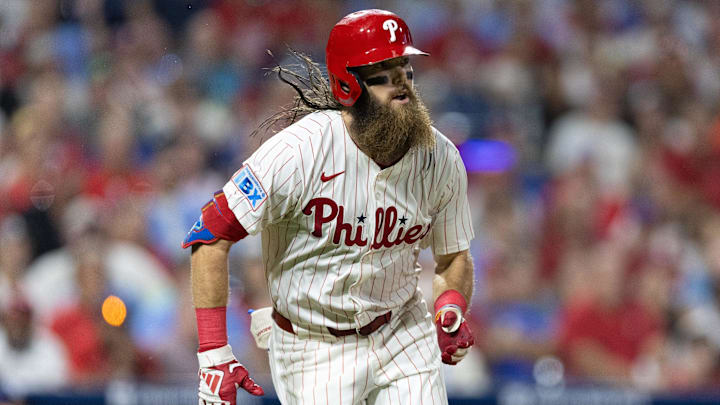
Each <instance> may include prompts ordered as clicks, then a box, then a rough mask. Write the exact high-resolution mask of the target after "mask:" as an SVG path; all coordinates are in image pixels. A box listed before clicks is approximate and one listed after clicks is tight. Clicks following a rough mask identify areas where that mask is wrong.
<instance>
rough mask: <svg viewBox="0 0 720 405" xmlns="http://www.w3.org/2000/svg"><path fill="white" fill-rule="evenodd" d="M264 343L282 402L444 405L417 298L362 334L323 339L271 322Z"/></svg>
mask: <svg viewBox="0 0 720 405" xmlns="http://www.w3.org/2000/svg"><path fill="white" fill-rule="evenodd" d="M269 346H270V364H271V371H272V375H273V383H274V385H275V390H276V391H277V392H278V396H279V398H280V401H281V402H282V403H283V404H284V405H300V404H302V405H307V404H312V405H330V404H332V405H335V404H348V405H350V404H352V405H355V404H364V405H371V404H372V405H391V404H392V405H397V404H422V405H446V404H447V393H446V391H445V384H444V380H443V376H442V369H441V365H440V352H439V350H438V348H437V344H436V342H435V328H434V326H433V324H432V320H431V318H430V315H429V314H428V313H427V311H426V309H425V302H424V301H423V300H422V299H421V298H420V297H419V296H415V297H414V298H413V300H412V301H411V302H410V303H409V304H408V305H407V306H406V307H405V308H404V309H403V310H402V312H400V313H399V314H398V316H397V317H396V318H394V319H393V320H391V322H390V323H389V324H388V325H385V326H383V327H382V328H380V329H379V330H378V331H376V332H375V333H373V334H372V335H370V336H368V337H361V336H346V337H343V338H334V337H333V340H332V341H327V342H323V341H320V340H312V339H298V338H297V337H296V336H295V335H291V334H289V333H288V332H285V331H283V330H282V329H280V328H278V327H277V326H275V327H274V328H273V332H272V334H271V337H270V343H269Z"/></svg>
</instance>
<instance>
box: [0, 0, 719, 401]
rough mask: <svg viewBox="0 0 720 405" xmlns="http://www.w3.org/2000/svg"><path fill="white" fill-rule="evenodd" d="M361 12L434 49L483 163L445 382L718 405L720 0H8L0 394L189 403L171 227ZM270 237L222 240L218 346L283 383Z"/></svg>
mask: <svg viewBox="0 0 720 405" xmlns="http://www.w3.org/2000/svg"><path fill="white" fill-rule="evenodd" d="M369 7H381V8H385V9H389V10H392V11H394V12H396V13H398V14H399V15H401V16H402V17H404V18H405V19H406V21H407V22H408V24H409V26H410V27H411V29H412V33H413V36H414V39H415V42H416V44H417V45H418V46H419V47H420V48H421V49H424V50H427V51H429V52H430V53H431V54H432V56H431V57H428V58H421V57H418V58H416V59H414V60H413V64H414V66H415V71H416V77H417V83H418V86H419V89H420V91H421V94H422V95H423V96H424V99H425V101H426V103H427V104H428V105H429V107H430V110H431V111H432V116H433V119H434V121H435V123H436V126H437V127H438V128H439V129H440V130H441V131H442V132H443V133H445V134H446V135H447V136H448V137H449V138H450V139H452V140H453V142H455V143H456V144H457V145H458V147H459V149H460V150H461V153H462V156H463V159H464V161H465V164H466V167H467V169H468V171H469V182H470V185H469V194H470V201H471V205H472V211H473V216H474V218H473V220H474V226H475V231H476V234H477V238H476V240H475V241H474V242H473V245H472V254H473V256H474V257H475V263H476V279H477V283H476V284H477V285H476V294H475V297H474V299H473V301H474V302H473V304H472V313H471V321H472V323H473V329H474V331H475V333H476V335H477V342H478V344H477V347H475V348H474V350H473V351H472V352H471V354H470V356H469V358H467V359H466V360H465V361H464V362H463V363H461V364H460V365H459V366H458V367H454V368H451V367H446V369H445V371H446V379H447V383H448V390H449V394H450V396H451V403H455V404H481V403H483V404H484V403H487V404H492V403H500V404H541V403H542V404H565V403H567V404H581V403H582V404H650V403H657V404H660V403H666V404H680V403H696V404H700V403H708V404H709V403H718V402H720V373H719V371H720V214H719V212H718V209H720V160H719V159H718V157H720V116H719V115H718V101H720V2H717V1H692V0H687V1H680V0H677V1H675V0H647V1H646V0H626V1H621V0H603V1H592V0H578V1H572V0H538V1H530V0H508V1H500V0H450V1H442V2H437V1H430V0H396V1H383V2H380V1H332V0H288V1H272V0H244V1H243V0H237V1H231V0H217V1H213V0H203V1H181V0H154V1H150V0H132V1H131V0H2V1H0V246H1V247H0V252H1V253H0V313H1V314H2V316H0V403H2V404H5V403H14V402H13V401H14V400H13V398H15V399H17V398H26V403H27V404H102V403H107V404H117V405H120V404H128V405H129V404H145V403H147V404H164V403H167V404H177V403H195V401H196V399H195V389H196V372H197V360H196V358H195V350H196V344H197V341H196V336H195V330H194V329H195V323H194V315H193V311H192V307H191V304H190V299H189V285H188V281H189V265H188V252H185V251H182V250H181V249H180V242H181V240H182V238H183V237H184V235H185V233H186V232H187V230H188V229H189V228H190V226H191V225H192V224H193V222H194V221H195V220H196V219H197V217H198V213H199V211H198V210H199V208H200V207H201V205H202V204H203V203H204V202H205V201H206V200H207V199H208V198H209V196H210V195H211V193H212V192H213V191H215V190H217V189H219V188H220V186H221V185H222V184H223V183H224V181H225V179H226V178H228V176H229V175H230V174H232V173H233V172H234V170H235V169H236V168H237V167H239V165H240V163H241V161H242V160H243V159H244V158H245V157H247V156H248V154H249V153H250V151H252V150H253V149H254V148H255V147H256V146H257V145H258V144H259V142H261V141H262V137H254V138H251V137H250V136H249V134H250V132H252V130H253V129H254V128H255V127H256V126H257V124H259V123H260V122H261V121H262V120H263V119H264V118H266V117H267V116H268V115H270V114H271V113H272V112H274V111H277V109H278V108H279V107H280V106H282V105H285V104H286V103H288V102H289V100H290V97H291V96H292V93H291V92H290V91H289V90H288V88H287V86H285V85H283V84H281V83H279V81H278V80H277V79H276V78H274V77H272V76H270V77H268V76H267V75H266V73H267V70H266V69H267V68H270V67H272V66H274V65H275V63H286V62H289V60H288V59H287V46H292V47H293V48H295V49H297V50H300V51H303V52H305V53H307V54H309V55H311V56H312V57H313V58H314V59H315V60H317V61H319V62H323V61H324V46H325V43H326V40H327V35H328V32H329V30H330V28H331V27H332V25H333V24H334V23H335V22H336V21H338V20H339V18H340V17H342V16H343V15H345V14H347V13H349V12H351V11H354V10H358V9H362V8H369ZM268 49H269V50H271V51H272V52H273V53H274V55H275V56H274V58H273V57H271V56H269V55H268V54H267V53H266V50H268ZM267 136H269V135H266V136H265V138H266V137H267ZM259 255H260V249H259V246H258V241H257V240H253V239H250V240H247V241H243V242H241V243H240V244H239V245H238V246H236V247H235V248H234V249H233V253H232V259H231V260H232V264H231V266H232V267H231V268H232V275H231V283H232V298H231V305H230V315H229V332H230V338H231V342H230V343H231V344H232V345H233V347H234V348H235V352H236V354H237V355H238V357H239V359H240V361H241V362H243V363H245V364H246V365H247V366H248V368H249V369H250V370H251V372H252V373H253V375H254V376H255V378H256V380H258V382H260V383H261V385H263V386H264V387H266V389H267V390H268V391H272V389H271V387H272V384H271V382H270V377H269V371H268V366H267V361H266V357H265V353H263V352H262V351H260V350H258V349H256V348H255V346H254V344H253V342H252V338H251V337H250V336H249V334H248V331H247V328H248V316H247V309H249V308H258V307H261V306H265V305H267V298H266V296H265V295H264V293H263V291H264V280H263V276H262V260H261V258H260V257H259ZM422 260H423V263H424V265H425V267H426V268H428V269H427V271H426V272H425V273H424V278H423V285H424V288H425V289H426V290H427V289H429V285H430V280H431V273H432V271H431V270H430V269H429V267H431V265H432V264H431V263H432V258H431V257H428V256H427V255H424V256H423V257H422ZM110 294H113V295H117V296H119V297H120V298H122V299H123V300H124V301H125V303H126V304H127V308H128V317H127V319H126V321H125V323H124V324H123V325H122V327H119V328H116V327H112V326H109V325H107V324H106V323H105V322H104V321H103V319H102V317H101V315H100V305H101V302H102V300H103V299H104V298H105V297H106V296H107V295H110ZM244 400H247V401H253V399H250V398H248V396H247V395H242V394H241V402H240V403H243V402H242V401H244ZM246 403H268V404H269V403H274V402H273V400H272V394H271V395H269V398H267V399H264V400H257V401H256V402H246Z"/></svg>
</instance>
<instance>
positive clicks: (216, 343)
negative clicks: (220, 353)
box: [195, 307, 228, 352]
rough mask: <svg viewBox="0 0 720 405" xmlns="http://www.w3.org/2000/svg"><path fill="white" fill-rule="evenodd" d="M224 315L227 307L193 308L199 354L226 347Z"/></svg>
mask: <svg viewBox="0 0 720 405" xmlns="http://www.w3.org/2000/svg"><path fill="white" fill-rule="evenodd" d="M226 315H227V307H217V308H195V317H196V318H197V328H198V343H199V350H198V351H199V352H204V351H206V350H210V349H217V348H219V347H223V346H225V345H227V343H228V338H227V326H226V324H225V318H226Z"/></svg>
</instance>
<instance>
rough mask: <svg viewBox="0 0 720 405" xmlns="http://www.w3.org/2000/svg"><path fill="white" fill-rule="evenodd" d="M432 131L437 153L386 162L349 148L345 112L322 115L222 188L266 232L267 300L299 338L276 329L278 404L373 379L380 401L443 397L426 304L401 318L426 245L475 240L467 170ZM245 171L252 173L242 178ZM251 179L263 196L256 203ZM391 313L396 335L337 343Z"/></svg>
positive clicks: (358, 390) (360, 393)
mask: <svg viewBox="0 0 720 405" xmlns="http://www.w3.org/2000/svg"><path fill="white" fill-rule="evenodd" d="M435 134H436V138H437V143H436V147H435V148H434V149H433V150H411V151H409V152H408V153H407V154H406V155H405V156H404V157H403V158H402V159H401V160H400V161H399V162H397V163H396V164H395V165H393V166H391V167H389V168H386V169H381V168H380V167H379V166H378V165H377V164H376V163H375V162H373V161H372V160H371V159H369V158H368V156H367V155H365V154H364V153H362V152H361V151H360V150H359V149H358V148H357V146H356V145H355V144H354V142H353V141H352V139H351V138H350V137H349V134H348V132H347V130H346V128H345V125H344V123H343V121H342V118H341V116H340V113H338V112H317V113H313V114H310V115H308V116H306V117H304V118H303V119H301V120H300V121H298V122H296V123H295V124H293V125H291V126H289V127H288V128H286V129H285V130H283V131H281V132H280V133H278V134H276V135H275V136H273V137H271V138H270V139H269V140H268V141H267V142H265V143H264V144H263V145H262V146H261V147H260V148H258V150H257V151H255V153H253V154H252V156H250V158H248V159H247V160H246V161H245V162H244V165H243V167H242V168H241V169H240V170H239V171H238V172H237V173H236V174H235V175H233V178H232V179H231V180H230V181H228V183H227V184H226V185H225V186H224V187H223V191H224V193H225V196H226V198H227V200H228V205H229V207H230V208H231V209H232V211H233V213H234V214H235V216H236V217H237V218H238V221H239V222H240V223H241V224H242V225H243V227H244V228H245V229H246V230H247V231H248V233H249V234H251V235H252V234H257V233H262V236H263V237H262V245H263V262H264V264H265V270H266V275H267V281H268V291H269V294H270V297H271V298H272V301H273V305H274V306H275V308H276V309H277V310H278V312H280V313H281V314H283V315H284V316H285V317H287V318H288V319H289V320H290V321H291V322H292V324H293V325H294V326H295V328H296V332H297V335H290V334H286V335H287V336H282V333H281V332H277V331H276V332H275V333H274V337H275V338H276V339H277V340H276V344H277V345H279V347H282V348H283V350H282V351H283V353H284V355H282V356H281V357H278V358H277V359H276V361H274V362H273V369H274V373H275V374H276V375H282V376H283V377H282V379H283V386H284V390H286V395H287V396H288V397H287V398H286V401H283V403H311V402H307V401H314V402H312V403H326V402H327V401H329V400H328V399H327V398H329V397H332V398H333V401H330V403H337V399H338V396H342V401H346V402H347V403H362V400H364V399H365V398H368V397H367V395H369V394H370V392H375V391H374V390H375V388H376V387H377V386H385V387H387V391H386V392H383V393H381V394H377V395H376V396H375V397H373V401H374V403H397V402H396V401H397V398H398V397H400V398H408V396H409V395H411V394H413V395H420V393H422V401H424V402H423V403H428V404H430V403H436V404H441V403H444V401H446V400H444V399H443V398H444V396H445V394H444V389H442V391H440V389H441V388H438V387H440V386H442V384H441V380H442V378H441V377H439V376H438V375H435V374H432V373H431V374H432V375H430V374H428V373H429V371H428V370H429V368H431V367H437V366H434V364H435V363H439V356H436V354H437V353H436V352H437V350H436V348H435V346H436V345H435V343H434V341H435V332H434V328H433V327H432V324H429V326H428V327H427V329H425V327H424V326H422V325H425V323H426V322H425V318H426V315H427V314H426V310H425V309H424V307H423V309H422V311H415V310H412V311H407V312H405V313H406V314H407V316H403V317H402V319H401V320H397V321H396V319H397V318H396V314H399V313H403V311H404V309H405V308H406V307H407V305H408V302H415V300H417V295H418V294H419V292H418V291H419V290H418V273H419V272H420V271H421V269H420V267H419V265H418V263H417V257H418V254H419V252H420V249H421V248H422V249H424V248H427V247H432V249H433V252H434V253H435V254H450V253H454V252H458V251H462V250H465V249H468V248H469V245H470V240H471V239H472V237H473V229H472V225H471V222H470V211H469V207H468V201H467V176H466V172H465V168H464V166H463V164H462V161H461V159H460V157H459V153H458V151H457V149H456V148H455V147H454V145H452V143H451V142H450V141H449V140H448V139H447V138H445V137H444V136H443V135H442V134H440V133H439V132H437V131H435ZM246 167H247V168H249V170H244V169H245V168H246ZM247 173H252V174H253V175H254V176H256V178H253V179H249V180H248V179H245V178H242V177H241V176H247ZM243 180H247V181H245V182H244V181H243ZM250 180H252V181H250ZM248 184H253V185H255V184H257V185H258V187H261V188H262V190H264V191H265V192H266V194H267V197H266V198H263V199H260V198H255V199H253V196H252V192H251V190H252V186H248ZM248 187H249V188H248ZM249 190H250V191H249ZM262 196H264V193H263V194H262ZM255 197H257V196H255ZM388 311H392V312H393V318H392V319H393V322H395V332H396V333H397V335H395V336H384V335H377V334H373V335H372V336H371V337H370V338H367V339H360V340H359V341H358V340H357V339H355V340H353V341H349V340H347V339H349V338H346V341H343V342H342V344H338V342H336V340H337V339H336V338H335V337H334V336H332V335H330V334H329V332H327V327H331V328H335V329H353V328H360V327H362V326H364V325H366V324H368V323H369V322H370V321H372V320H373V319H374V318H375V317H377V316H379V315H382V314H384V313H386V312H388ZM383 329H386V330H390V329H389V328H383ZM307 338H311V339H307ZM380 341H381V342H382V344H380V343H378V342H380ZM393 347H397V348H403V349H402V350H401V351H396V352H394V351H393V349H392V348H393ZM337 350H341V352H340V353H339V354H338V352H337ZM342 353H344V355H343V354H342ZM337 356H341V357H342V359H343V360H342V361H340V360H333V363H332V370H330V362H329V361H325V360H324V359H328V358H330V357H332V358H333V359H336V358H338V357H337ZM367 356H370V358H369V359H368V358H367ZM358 361H359V363H358ZM336 362H337V363H336ZM361 365H362V366H363V367H361ZM373 367H376V369H373ZM361 368H362V369H363V370H365V371H363V372H362V373H361V372H359V371H360V369H361ZM371 369H372V370H373V371H372V373H370V372H369V371H368V370H371ZM411 369H412V370H411ZM413 370H415V371H413ZM328 378H331V380H332V379H335V380H333V381H335V382H334V383H333V384H330V385H327V384H325V383H324V381H327V379H328ZM316 381H317V383H316ZM382 381H384V382H383V383H381V382H382ZM395 381H401V382H399V383H398V384H395V383H394V382H395ZM318 384H320V385H318ZM408 384H409V385H408ZM420 386H421V387H424V388H422V389H419V388H417V387H420ZM410 387H412V390H411V389H410ZM307 390H311V391H307ZM296 395H299V396H300V397H301V398H302V400H301V399H300V397H295V396H296ZM322 398H325V399H326V401H325V402H324V401H323V400H322ZM342 401H341V402H342ZM368 403H370V402H368ZM402 403H407V402H406V401H403V402H402Z"/></svg>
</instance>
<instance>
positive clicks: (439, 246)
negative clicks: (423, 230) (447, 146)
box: [429, 147, 474, 255]
mask: <svg viewBox="0 0 720 405" xmlns="http://www.w3.org/2000/svg"><path fill="white" fill-rule="evenodd" d="M446 156H447V157H446V161H445V162H444V163H440V162H438V163H439V167H441V168H440V169H439V170H440V172H441V174H440V176H439V177H438V178H439V179H441V184H440V185H439V186H440V191H439V193H438V199H437V200H436V201H437V210H438V211H437V214H436V216H435V220H434V222H433V227H432V232H431V233H430V235H429V236H430V240H429V242H430V244H431V246H432V251H433V253H434V254H435V255H446V254H451V253H457V252H460V251H463V250H466V249H469V248H470V241H471V240H472V238H473V237H474V233H473V228H472V220H471V216H470V204H469V203H468V198H467V172H466V171H465V166H464V165H463V162H462V159H461V158H460V154H459V152H458V151H457V149H455V148H454V147H453V148H452V149H451V150H449V151H448V153H447V155H446ZM443 172H444V173H443Z"/></svg>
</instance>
